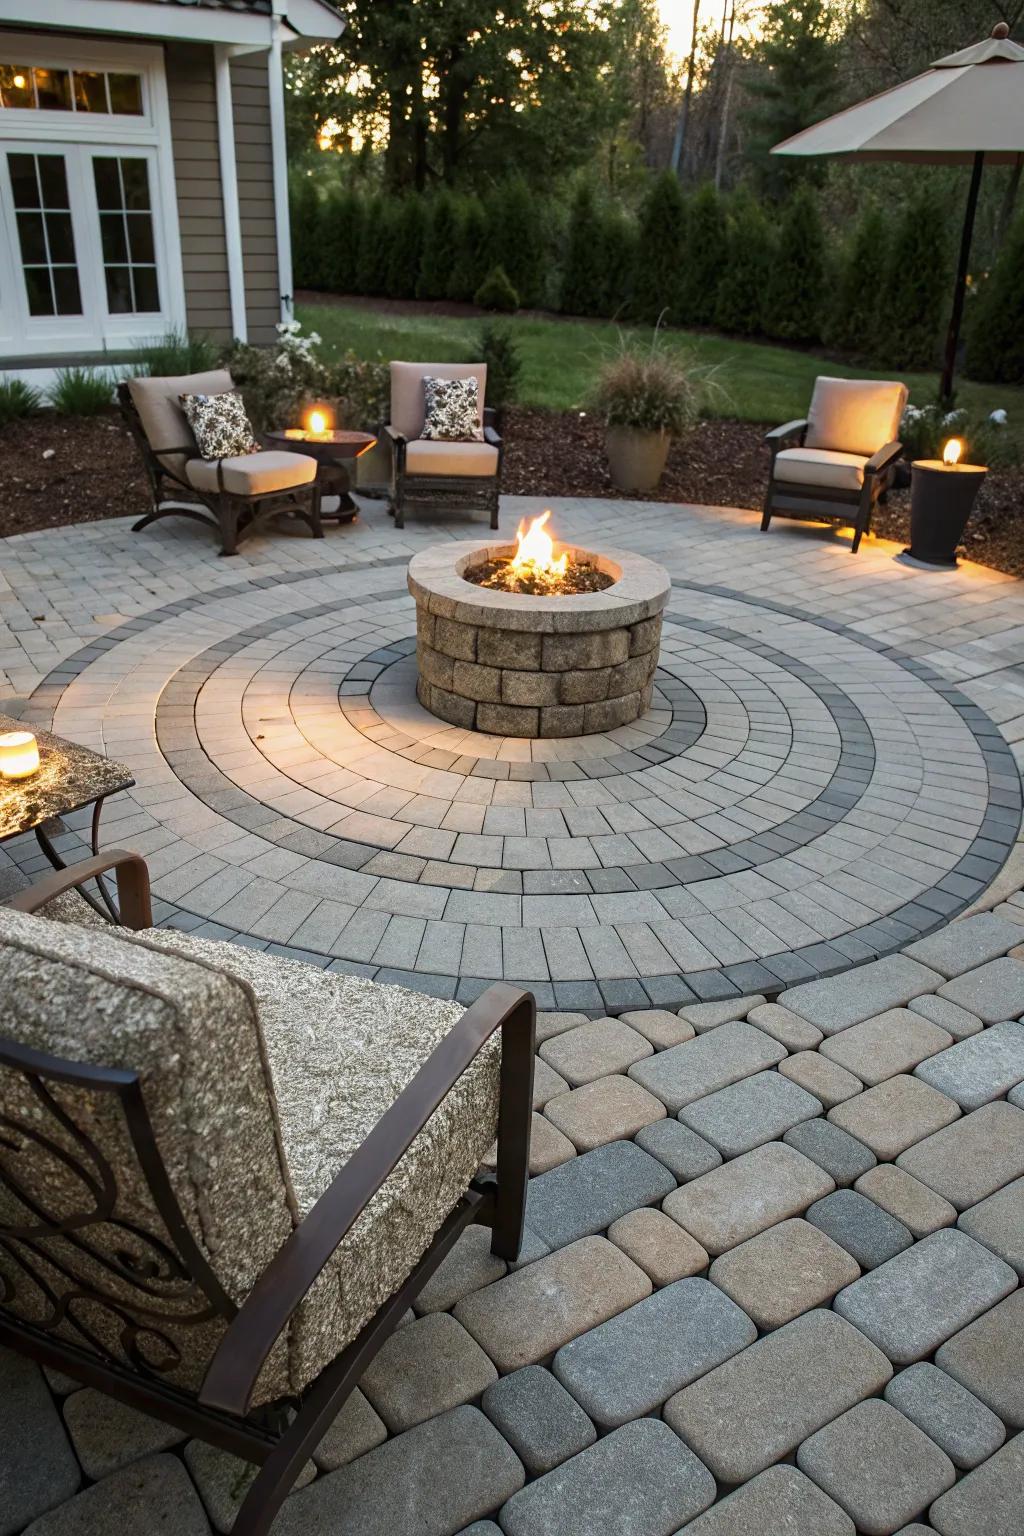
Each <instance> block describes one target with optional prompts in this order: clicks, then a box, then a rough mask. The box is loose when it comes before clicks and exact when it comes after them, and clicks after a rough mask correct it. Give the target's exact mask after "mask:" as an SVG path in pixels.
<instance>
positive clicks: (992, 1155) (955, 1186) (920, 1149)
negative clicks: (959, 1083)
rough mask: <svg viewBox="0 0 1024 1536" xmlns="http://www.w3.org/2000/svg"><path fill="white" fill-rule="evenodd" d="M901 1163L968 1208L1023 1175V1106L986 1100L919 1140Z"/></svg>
mask: <svg viewBox="0 0 1024 1536" xmlns="http://www.w3.org/2000/svg"><path fill="white" fill-rule="evenodd" d="M947 1102H949V1101H948V1100H947ZM897 1162H898V1165H899V1167H900V1168H905V1169H906V1170H907V1172H908V1173H912V1174H913V1175H914V1177H915V1178H917V1179H920V1180H921V1182H922V1184H927V1185H928V1187H929V1188H930V1189H934V1190H935V1192H936V1194H939V1195H942V1196H943V1198H944V1199H946V1200H948V1201H949V1202H950V1204H951V1205H955V1206H956V1208H957V1210H958V1211H965V1210H966V1209H967V1207H968V1206H971V1205H977V1203H978V1201H979V1200H984V1199H985V1197H986V1196H987V1195H991V1194H994V1193H995V1191H996V1190H997V1189H1000V1188H1001V1187H1002V1185H1004V1184H1008V1183H1009V1182H1010V1180H1011V1179H1019V1178H1020V1177H1021V1175H1022V1174H1024V1109H1017V1108H1015V1107H1014V1105H1012V1104H1001V1103H999V1104H984V1105H982V1107H981V1109H976V1110H974V1112H973V1113H972V1114H969V1115H965V1116H964V1118H963V1119H962V1120H958V1121H957V1122H956V1124H955V1125H948V1126H947V1127H946V1128H945V1130H941V1131H936V1132H935V1134H934V1135H933V1136H929V1137H927V1138H926V1139H925V1140H923V1141H920V1142H918V1144H917V1146H914V1147H911V1148H910V1150H909V1151H907V1152H904V1153H902V1154H901V1156H900V1157H899V1158H898V1159H897Z"/></svg>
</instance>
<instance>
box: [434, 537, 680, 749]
mask: <svg viewBox="0 0 1024 1536" xmlns="http://www.w3.org/2000/svg"><path fill="white" fill-rule="evenodd" d="M511 554H512V548H511V546H494V545H480V544H475V543H474V544H469V543H458V544H444V545H437V546H434V547H432V548H430V549H427V550H424V551H422V553H420V554H418V555H416V556H414V558H413V559H412V561H411V562H410V565H409V573H408V581H409V590H410V592H411V593H412V595H413V597H414V598H415V600H416V633H417V660H418V666H419V677H418V681H417V688H416V692H417V697H418V698H419V700H420V703H421V704H422V705H423V706H424V708H426V709H428V710H429V711H430V712H431V713H432V714H434V715H437V716H438V717H439V718H440V719H442V720H445V721H447V722H448V723H449V724H451V725H457V726H460V727H462V728H464V729H471V730H478V731H484V732H487V733H488V734H491V735H500V736H518V737H555V736H558V737H565V736H579V735H590V734H592V733H594V732H597V731H610V730H614V729H615V728H616V727H617V726H620V725H627V724H628V723H629V722H630V721H632V720H636V719H637V718H638V717H639V716H640V715H642V714H643V713H644V712H645V711H646V710H648V709H649V708H650V706H651V698H652V695H653V691H654V673H655V670H656V668H657V665H658V652H659V648H660V644H661V621H662V609H663V608H664V606H665V602H666V600H667V597H668V594H669V591H670V589H671V583H670V580H669V577H668V573H667V572H666V571H664V570H663V569H662V567H661V566H659V565H656V564H654V562H653V561H650V560H646V559H644V558H643V557H642V556H639V555H633V554H630V553H624V552H619V551H608V552H606V553H602V554H591V553H589V552H588V551H585V550H573V558H574V559H577V560H580V561H581V562H582V563H589V564H592V565H596V566H598V567H599V568H600V569H602V570H604V571H605V572H606V573H607V574H608V575H610V576H611V577H612V578H613V580H612V584H611V585H610V586H609V587H607V588H606V589H605V590H604V591H602V592H585V593H578V594H571V595H564V596H553V597H534V596H524V595H522V594H520V593H512V592H506V591H501V590H494V589H492V588H487V587H481V586H478V585H477V584H475V583H474V582H471V581H468V580H466V579H465V572H466V571H467V570H470V569H472V568H473V567H474V566H477V565H481V564H483V563H484V562H485V561H487V560H495V559H502V558H505V557H507V556H509V555H511Z"/></svg>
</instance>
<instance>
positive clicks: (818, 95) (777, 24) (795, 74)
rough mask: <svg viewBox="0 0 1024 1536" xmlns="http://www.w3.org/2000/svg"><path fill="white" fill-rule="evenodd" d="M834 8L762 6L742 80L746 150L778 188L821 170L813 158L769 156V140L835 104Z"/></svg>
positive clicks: (822, 1) (793, 0)
mask: <svg viewBox="0 0 1024 1536" xmlns="http://www.w3.org/2000/svg"><path fill="white" fill-rule="evenodd" d="M837 14H838V10H837V7H836V6H835V5H834V4H830V3H829V0H786V3H785V4H784V5H769V6H765V8H764V27H763V30H762V32H761V36H760V39H759V40H758V43H757V45H756V47H755V49H754V54H753V58H752V60H751V64H750V67H749V69H748V71H747V73H746V74H745V76H744V83H745V86H746V90H747V92H748V94H749V96H750V97H751V98H752V102H751V105H750V106H749V107H748V109H747V112H746V119H747V126H748V129H749V132H750V144H749V155H750V158H751V160H752V161H753V163H754V164H755V166H756V168H757V173H758V179H759V180H760V182H761V184H762V186H764V187H765V188H770V189H772V190H774V191H776V192H778V191H780V190H781V189H782V188H784V187H786V186H791V185H793V184H794V182H796V181H799V180H806V179H808V178H810V179H812V180H813V179H815V178H816V177H817V176H819V175H820V174H821V171H820V166H819V165H818V163H817V162H816V161H814V160H786V159H781V158H779V157H775V158H772V157H771V156H770V155H769V150H770V149H771V147H772V145H773V144H778V143H779V141H780V140H782V139H788V138H789V137H790V136H791V135H792V134H794V133H799V132H800V130H801V128H807V127H809V126H810V124H811V123H816V122H818V121H819V119H820V118H823V117H827V116H828V114H829V112H831V111H834V109H835V105H836V89H837V84H838V68H839V46H838V42H837V37H836V27H837Z"/></svg>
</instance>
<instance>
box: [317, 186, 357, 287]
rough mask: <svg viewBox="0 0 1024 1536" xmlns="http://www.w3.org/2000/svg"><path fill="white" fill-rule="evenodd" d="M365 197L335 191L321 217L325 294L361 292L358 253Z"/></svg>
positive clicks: (321, 265) (320, 243)
mask: <svg viewBox="0 0 1024 1536" xmlns="http://www.w3.org/2000/svg"><path fill="white" fill-rule="evenodd" d="M362 230H363V200H362V198H361V197H360V196H359V194H358V193H356V192H349V191H345V192H333V193H332V194H331V195H330V196H329V197H327V198H325V200H324V203H323V206H322V208H321V210H320V219H319V235H318V238H319V245H320V258H319V263H318V266H319V273H320V286H321V288H322V289H323V290H324V291H325V292H326V293H361V292H362V289H361V288H360V286H359V279H360V265H359V252H360V246H361V242H362Z"/></svg>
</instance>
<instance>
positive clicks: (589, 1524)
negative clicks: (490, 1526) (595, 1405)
mask: <svg viewBox="0 0 1024 1536" xmlns="http://www.w3.org/2000/svg"><path fill="white" fill-rule="evenodd" d="M714 1497H715V1484H714V1480H713V1479H712V1477H711V1476H710V1475H709V1473H708V1471H707V1470H706V1468H705V1467H703V1466H701V1464H700V1462H699V1461H698V1460H697V1458H696V1456H694V1455H693V1453H692V1452H691V1451H690V1450H688V1449H687V1447H686V1446H685V1445H683V1443H682V1441H681V1440H679V1438H678V1437H677V1436H676V1435H674V1434H673V1433H672V1431H671V1430H670V1429H669V1427H668V1425H667V1424H662V1423H660V1422H659V1421H658V1420H656V1419H640V1420H638V1421H637V1422H636V1423H635V1424H624V1425H623V1426H622V1428H621V1429H617V1430H615V1431H614V1432H613V1433H612V1434H610V1435H606V1436H605V1437H604V1439H602V1440H599V1441H598V1442H597V1444H596V1445H592V1446H590V1448H589V1449H588V1450H585V1451H582V1452H581V1453H580V1455H579V1456H574V1457H573V1458H572V1460H571V1461H567V1462H565V1463H564V1464H563V1465H562V1466H560V1467H558V1468H556V1469H555V1471H554V1472H549V1473H548V1474H547V1475H546V1476H545V1477H541V1478H538V1480H537V1481H536V1482H535V1483H531V1484H530V1485H529V1487H528V1488H524V1489H523V1490H522V1492H521V1493H518V1494H516V1496H515V1497H514V1498H512V1499H510V1500H509V1502H508V1503H507V1504H506V1505H505V1507H504V1508H503V1509H502V1511H501V1513H500V1515H499V1517H498V1518H499V1519H500V1521H501V1528H502V1530H503V1531H504V1532H505V1533H506V1536H552V1533H553V1532H555V1531H557V1532H558V1536H595V1533H597V1532H599V1531H614V1532H615V1536H673V1533H674V1532H675V1531H678V1530H679V1528H680V1526H683V1525H685V1524H686V1523H687V1521H689V1520H692V1519H693V1517H694V1515H699V1514H700V1512H701V1511H702V1510H704V1509H707V1507H708V1505H709V1504H710V1503H711V1502H712V1500H713V1499H714Z"/></svg>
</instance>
